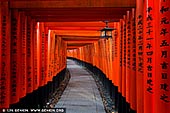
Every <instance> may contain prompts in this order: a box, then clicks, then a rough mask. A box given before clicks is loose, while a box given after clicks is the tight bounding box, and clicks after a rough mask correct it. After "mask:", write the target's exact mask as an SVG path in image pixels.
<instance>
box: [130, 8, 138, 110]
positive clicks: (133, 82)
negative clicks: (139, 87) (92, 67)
mask: <svg viewBox="0 0 170 113" xmlns="http://www.w3.org/2000/svg"><path fill="white" fill-rule="evenodd" d="M130 21H131V45H130V49H131V51H130V58H131V59H130V60H131V64H130V69H131V73H130V107H131V109H133V110H135V111H136V100H137V98H136V23H135V9H132V13H131V18H130Z"/></svg>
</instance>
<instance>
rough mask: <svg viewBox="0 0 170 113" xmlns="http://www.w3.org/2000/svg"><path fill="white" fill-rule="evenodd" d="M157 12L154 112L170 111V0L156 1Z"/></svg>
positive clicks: (164, 112) (165, 112) (163, 112)
mask: <svg viewBox="0 0 170 113" xmlns="http://www.w3.org/2000/svg"><path fill="white" fill-rule="evenodd" d="M154 7H155V8H154V12H155V16H154V19H155V34H156V35H155V41H156V44H155V48H156V49H155V59H156V60H155V61H156V62H155V63H156V65H155V66H156V67H155V68H156V69H155V76H154V81H155V82H154V85H155V86H154V88H155V90H154V101H153V113H160V112H161V113H167V112H170V107H169V106H170V77H169V73H170V67H169V62H170V59H169V55H170V54H169V50H170V45H169V44H170V39H169V37H170V21H169V20H170V1H169V0H159V1H158V2H154Z"/></svg>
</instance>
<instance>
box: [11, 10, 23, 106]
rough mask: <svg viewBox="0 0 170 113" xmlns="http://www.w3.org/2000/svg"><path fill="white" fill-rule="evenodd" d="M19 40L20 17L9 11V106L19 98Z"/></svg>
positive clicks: (13, 11) (15, 12)
mask: <svg viewBox="0 0 170 113" xmlns="http://www.w3.org/2000/svg"><path fill="white" fill-rule="evenodd" d="M20 44H21V38H20V15H19V12H18V10H12V11H11V51H10V52H11V56H10V58H11V59H10V63H11V72H10V73H11V74H10V75H11V76H10V82H11V84H10V88H11V89H10V104H15V103H17V102H18V101H19V98H20V88H21V81H20V77H21V70H20V66H21V58H20V57H21V49H20Z"/></svg>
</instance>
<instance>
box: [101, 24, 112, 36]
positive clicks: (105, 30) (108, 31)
mask: <svg viewBox="0 0 170 113" xmlns="http://www.w3.org/2000/svg"><path fill="white" fill-rule="evenodd" d="M105 23H106V27H105V28H103V29H101V30H100V31H101V38H112V31H113V30H114V29H113V28H109V26H108V21H105Z"/></svg>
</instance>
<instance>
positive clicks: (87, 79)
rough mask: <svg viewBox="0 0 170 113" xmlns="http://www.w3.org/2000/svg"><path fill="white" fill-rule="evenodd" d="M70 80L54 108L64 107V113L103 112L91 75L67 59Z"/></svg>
mask: <svg viewBox="0 0 170 113" xmlns="http://www.w3.org/2000/svg"><path fill="white" fill-rule="evenodd" d="M67 68H68V69H69V71H70V74H71V78H70V81H69V83H68V85H67V87H66V89H65V91H64V92H63V95H62V96H61V98H60V100H59V102H58V103H57V104H56V105H55V108H66V113H105V110H104V106H103V102H102V99H101V96H100V94H99V90H98V88H97V86H96V83H95V81H94V79H93V77H92V76H91V75H90V73H88V72H87V71H86V70H85V69H83V67H80V66H79V65H77V64H76V63H75V62H74V61H72V60H67Z"/></svg>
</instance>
